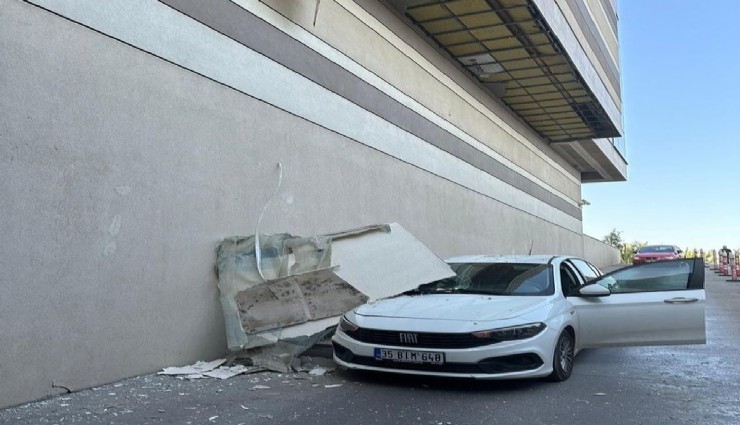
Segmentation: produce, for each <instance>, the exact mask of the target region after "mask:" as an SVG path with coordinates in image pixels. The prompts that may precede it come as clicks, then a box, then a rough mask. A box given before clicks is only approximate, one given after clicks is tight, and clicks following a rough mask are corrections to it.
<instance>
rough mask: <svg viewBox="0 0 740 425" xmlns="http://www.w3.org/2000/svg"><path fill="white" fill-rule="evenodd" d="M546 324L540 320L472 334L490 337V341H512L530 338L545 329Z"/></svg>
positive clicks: (481, 337) (483, 337)
mask: <svg viewBox="0 0 740 425" xmlns="http://www.w3.org/2000/svg"><path fill="white" fill-rule="evenodd" d="M545 328H546V326H545V324H544V323H542V322H538V323H528V324H526V325H521V326H512V327H510V328H498V329H491V330H487V331H478V332H473V333H472V335H473V336H474V337H476V338H480V339H490V340H492V341H513V340H516V339H527V338H532V337H533V336H535V335H537V334H538V333H540V332H542V331H543V330H545Z"/></svg>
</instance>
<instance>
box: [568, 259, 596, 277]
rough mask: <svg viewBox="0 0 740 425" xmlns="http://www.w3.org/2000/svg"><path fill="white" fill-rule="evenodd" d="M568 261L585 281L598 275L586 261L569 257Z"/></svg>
mask: <svg viewBox="0 0 740 425" xmlns="http://www.w3.org/2000/svg"><path fill="white" fill-rule="evenodd" d="M568 261H569V262H570V263H571V264H573V265H574V266H575V267H576V269H578V272H579V273H580V274H581V276H583V277H584V278H585V279H586V281H589V280H591V279H595V278H597V277H599V275H598V274H597V273H596V271H595V270H594V269H593V268H592V267H591V266H590V265H589V264H588V263H587V262H585V261H583V260H580V259H578V258H571V259H570V260H568Z"/></svg>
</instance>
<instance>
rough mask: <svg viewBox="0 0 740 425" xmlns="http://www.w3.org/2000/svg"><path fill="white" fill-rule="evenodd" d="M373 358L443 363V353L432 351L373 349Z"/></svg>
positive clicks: (405, 361)
mask: <svg viewBox="0 0 740 425" xmlns="http://www.w3.org/2000/svg"><path fill="white" fill-rule="evenodd" d="M375 360H390V361H394V362H401V363H422V364H436V365H442V364H445V353H439V352H434V351H412V350H391V349H387V348H376V349H375Z"/></svg>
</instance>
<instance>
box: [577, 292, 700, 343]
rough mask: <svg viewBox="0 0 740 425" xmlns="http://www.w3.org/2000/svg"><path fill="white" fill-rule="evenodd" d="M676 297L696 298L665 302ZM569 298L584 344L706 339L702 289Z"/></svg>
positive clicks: (691, 341) (687, 341)
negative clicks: (575, 313)
mask: <svg viewBox="0 0 740 425" xmlns="http://www.w3.org/2000/svg"><path fill="white" fill-rule="evenodd" d="M674 298H679V299H680V298H682V299H687V300H693V299H695V300H696V301H693V302H687V303H683V302H678V303H670V302H666V301H667V300H668V301H670V300H671V299H674ZM570 300H571V302H572V303H573V305H574V308H575V309H576V312H577V316H578V320H579V336H580V344H579V345H580V346H581V347H582V348H592V347H609V346H639V345H674V344H704V343H706V330H705V326H704V306H705V292H704V290H703V289H693V290H686V291H673V292H643V293H627V294H612V295H610V296H607V297H599V298H580V297H572V298H570ZM679 301H680V300H679Z"/></svg>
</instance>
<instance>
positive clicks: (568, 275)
mask: <svg viewBox="0 0 740 425" xmlns="http://www.w3.org/2000/svg"><path fill="white" fill-rule="evenodd" d="M560 286H561V287H562V290H563V295H564V296H566V297H567V296H569V295H571V294H573V293H575V291H576V289H577V288H578V287H579V286H581V282H580V280H578V277H577V274H576V272H575V271H574V270H573V269H572V268H571V266H570V265H568V264H567V263H562V264H560Z"/></svg>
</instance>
